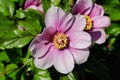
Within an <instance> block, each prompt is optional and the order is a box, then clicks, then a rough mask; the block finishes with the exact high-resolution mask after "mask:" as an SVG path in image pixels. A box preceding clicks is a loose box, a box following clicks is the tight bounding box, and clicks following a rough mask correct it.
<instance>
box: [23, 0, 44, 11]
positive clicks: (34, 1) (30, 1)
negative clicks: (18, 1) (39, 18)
mask: <svg viewBox="0 0 120 80" xmlns="http://www.w3.org/2000/svg"><path fill="white" fill-rule="evenodd" d="M24 9H25V10H27V9H35V10H38V11H40V12H41V13H43V8H42V4H41V0H26V2H25V5H24Z"/></svg>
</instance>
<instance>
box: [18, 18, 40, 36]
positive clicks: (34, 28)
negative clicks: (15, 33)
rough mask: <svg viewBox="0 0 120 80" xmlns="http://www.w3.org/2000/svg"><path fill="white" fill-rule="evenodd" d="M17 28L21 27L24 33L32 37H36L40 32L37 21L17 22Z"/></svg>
mask: <svg viewBox="0 0 120 80" xmlns="http://www.w3.org/2000/svg"><path fill="white" fill-rule="evenodd" d="M18 24H19V26H22V27H23V28H24V29H25V30H26V31H28V32H29V33H31V34H32V35H37V34H39V33H40V32H41V30H42V27H41V26H40V23H39V21H38V20H35V21H20V22H18Z"/></svg>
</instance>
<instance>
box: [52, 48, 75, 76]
mask: <svg viewBox="0 0 120 80" xmlns="http://www.w3.org/2000/svg"><path fill="white" fill-rule="evenodd" d="M54 67H55V69H56V70H57V71H59V72H60V73H63V74H67V73H69V72H71V71H72V70H73V68H74V60H73V56H72V54H71V53H70V51H69V50H66V49H65V50H61V51H58V52H57V53H56V58H55V60H54Z"/></svg>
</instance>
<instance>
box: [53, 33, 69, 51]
mask: <svg viewBox="0 0 120 80" xmlns="http://www.w3.org/2000/svg"><path fill="white" fill-rule="evenodd" d="M53 44H54V46H55V47H56V48H57V49H64V48H65V47H67V44H68V37H67V36H66V35H65V34H63V33H57V34H56V35H54V37H53Z"/></svg>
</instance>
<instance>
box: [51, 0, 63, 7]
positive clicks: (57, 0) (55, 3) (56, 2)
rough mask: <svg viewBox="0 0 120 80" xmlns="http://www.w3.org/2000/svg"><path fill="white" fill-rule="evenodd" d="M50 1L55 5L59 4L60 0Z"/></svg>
mask: <svg viewBox="0 0 120 80" xmlns="http://www.w3.org/2000/svg"><path fill="white" fill-rule="evenodd" d="M51 2H52V3H53V4H54V5H56V6H57V5H59V4H60V2H61V0H51Z"/></svg>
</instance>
